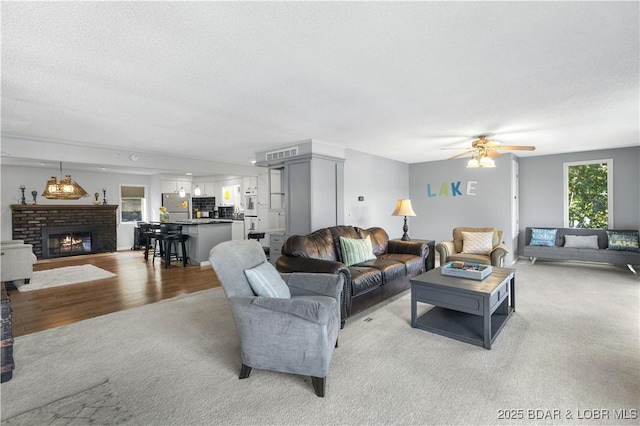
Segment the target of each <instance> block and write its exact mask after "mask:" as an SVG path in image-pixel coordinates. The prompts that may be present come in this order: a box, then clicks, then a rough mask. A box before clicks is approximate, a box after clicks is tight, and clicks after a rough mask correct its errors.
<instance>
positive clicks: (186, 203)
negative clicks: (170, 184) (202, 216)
mask: <svg viewBox="0 0 640 426" xmlns="http://www.w3.org/2000/svg"><path fill="white" fill-rule="evenodd" d="M162 206H163V207H165V208H166V209H167V213H169V222H177V221H181V220H189V219H190V217H189V215H190V213H191V195H189V194H186V195H185V196H184V197H181V196H180V195H178V194H174V193H173V192H169V193H163V194H162Z"/></svg>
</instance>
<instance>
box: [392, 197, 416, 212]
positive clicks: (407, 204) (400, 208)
mask: <svg viewBox="0 0 640 426" xmlns="http://www.w3.org/2000/svg"><path fill="white" fill-rule="evenodd" d="M415 215H416V212H414V211H413V208H412V207H411V200H410V199H408V198H406V199H404V200H398V203H397V204H396V209H395V210H394V211H393V213H391V216H415Z"/></svg>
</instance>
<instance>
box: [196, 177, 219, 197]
mask: <svg viewBox="0 0 640 426" xmlns="http://www.w3.org/2000/svg"><path fill="white" fill-rule="evenodd" d="M192 187H193V191H194V192H192V193H191V195H192V196H193V197H215V188H214V183H213V182H209V181H198V182H194V183H193V185H192ZM196 187H198V188H200V195H196V194H195V189H196Z"/></svg>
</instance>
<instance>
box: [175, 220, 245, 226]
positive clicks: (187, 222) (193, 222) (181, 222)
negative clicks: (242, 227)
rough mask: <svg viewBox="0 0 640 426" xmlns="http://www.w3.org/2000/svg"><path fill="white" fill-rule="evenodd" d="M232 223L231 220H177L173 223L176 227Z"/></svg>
mask: <svg viewBox="0 0 640 426" xmlns="http://www.w3.org/2000/svg"><path fill="white" fill-rule="evenodd" d="M233 222H234V221H233V220H231V219H189V220H177V221H175V222H171V223H175V224H177V225H221V224H227V223H229V224H230V223H233Z"/></svg>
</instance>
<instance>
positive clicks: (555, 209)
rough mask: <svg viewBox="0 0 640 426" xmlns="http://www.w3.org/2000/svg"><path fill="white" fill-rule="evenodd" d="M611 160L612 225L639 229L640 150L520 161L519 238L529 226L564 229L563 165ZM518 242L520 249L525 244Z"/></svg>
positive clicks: (608, 151)
mask: <svg viewBox="0 0 640 426" xmlns="http://www.w3.org/2000/svg"><path fill="white" fill-rule="evenodd" d="M608 158H612V159H613V203H614V205H613V226H614V228H615V229H640V184H639V182H640V147H637V146H636V147H630V148H619V149H609V150H600V151H587V152H575V153H569V154H558V155H544V156H539V157H528V158H521V159H520V235H521V236H522V237H523V238H524V229H525V228H526V227H528V226H545V227H563V226H564V212H563V199H562V197H563V173H564V172H563V163H565V162H572V161H587V160H601V159H608ZM523 238H521V239H520V241H519V245H520V247H522V245H523V244H524V241H522V239H523Z"/></svg>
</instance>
